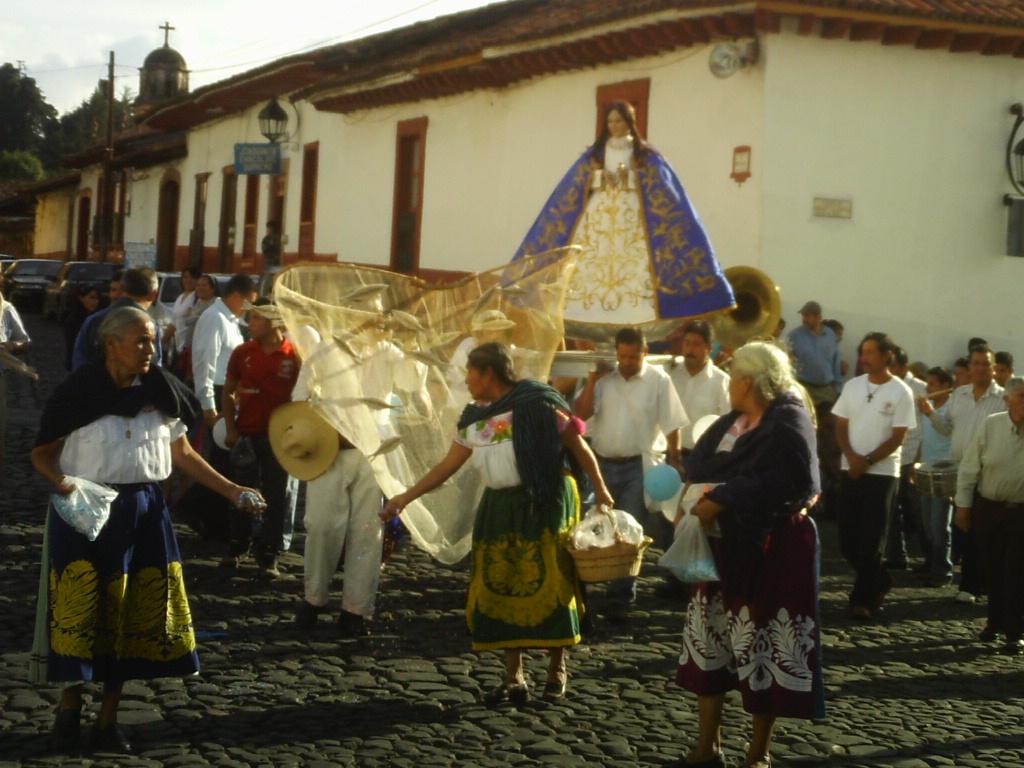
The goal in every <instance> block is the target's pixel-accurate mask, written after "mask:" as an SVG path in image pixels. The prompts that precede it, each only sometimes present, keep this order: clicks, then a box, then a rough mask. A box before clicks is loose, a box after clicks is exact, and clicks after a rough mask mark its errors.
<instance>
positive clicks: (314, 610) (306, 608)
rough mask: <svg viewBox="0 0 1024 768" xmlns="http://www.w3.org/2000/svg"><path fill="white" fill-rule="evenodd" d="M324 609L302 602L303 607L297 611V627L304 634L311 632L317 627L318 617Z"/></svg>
mask: <svg viewBox="0 0 1024 768" xmlns="http://www.w3.org/2000/svg"><path fill="white" fill-rule="evenodd" d="M322 610H323V608H318V607H317V606H315V605H311V604H310V603H307V602H306V601H305V600H303V601H302V605H300V606H299V609H298V610H297V611H295V626H296V627H298V628H299V629H301V630H302V631H304V632H309V631H311V630H312V629H313V627H315V626H316V617H317V616H319V615H320V611H322Z"/></svg>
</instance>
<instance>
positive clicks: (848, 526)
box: [832, 333, 917, 619]
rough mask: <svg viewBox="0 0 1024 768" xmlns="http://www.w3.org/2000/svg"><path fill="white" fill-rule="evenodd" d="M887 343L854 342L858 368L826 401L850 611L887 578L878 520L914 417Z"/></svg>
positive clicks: (869, 605)
mask: <svg viewBox="0 0 1024 768" xmlns="http://www.w3.org/2000/svg"><path fill="white" fill-rule="evenodd" d="M893 348H894V345H893V343H892V340H891V339H890V338H889V337H888V336H886V335H885V334H884V333H869V334H868V335H867V336H865V337H864V340H863V341H862V342H861V345H860V363H861V367H862V369H863V370H864V371H865V373H864V375H862V376H857V377H856V378H854V379H850V381H848V382H846V386H844V387H843V392H842V394H841V395H840V396H839V400H837V401H836V404H835V405H834V406H833V407H832V413H833V415H834V416H835V417H836V441H837V442H838V443H839V448H840V450H841V451H842V454H843V457H842V465H841V469H842V472H843V477H842V481H841V483H840V487H839V545H840V549H841V551H842V553H843V557H844V558H846V561H847V562H848V563H849V564H850V566H851V567H852V568H853V570H854V571H855V573H856V578H855V581H854V585H853V591H852V592H851V593H850V614H851V616H852V617H853V618H855V619H869V618H871V616H872V615H873V614H874V613H876V612H877V611H878V610H879V609H880V608H881V607H882V601H883V600H884V599H885V596H886V594H887V593H888V592H889V588H890V587H891V586H892V579H891V578H890V576H889V574H888V573H887V572H886V570H885V568H883V567H882V547H883V545H884V539H885V523H886V520H887V519H888V517H889V513H890V510H891V509H892V506H893V504H894V503H895V501H896V489H897V486H898V484H899V474H900V464H901V461H902V456H901V450H900V449H901V446H902V445H903V440H904V438H905V437H906V434H907V430H908V429H911V428H913V427H914V426H915V425H916V424H917V419H916V417H915V415H914V396H913V394H912V393H911V391H910V387H908V386H907V385H906V384H905V383H904V382H903V381H901V380H900V379H897V378H896V377H895V376H893V375H892V374H891V373H889V365H890V364H891V362H892V353H893Z"/></svg>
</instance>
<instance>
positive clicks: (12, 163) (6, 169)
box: [0, 149, 43, 181]
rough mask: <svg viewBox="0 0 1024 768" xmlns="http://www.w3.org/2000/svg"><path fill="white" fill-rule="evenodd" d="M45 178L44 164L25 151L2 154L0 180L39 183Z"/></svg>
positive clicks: (9, 151) (0, 153)
mask: <svg viewBox="0 0 1024 768" xmlns="http://www.w3.org/2000/svg"><path fill="white" fill-rule="evenodd" d="M41 178H43V164H42V163H41V162H40V161H39V158H38V157H36V156H35V155H33V154H32V153H31V152H26V151H25V150H24V149H14V150H8V151H6V152H0V180H4V181H38V180H39V179H41Z"/></svg>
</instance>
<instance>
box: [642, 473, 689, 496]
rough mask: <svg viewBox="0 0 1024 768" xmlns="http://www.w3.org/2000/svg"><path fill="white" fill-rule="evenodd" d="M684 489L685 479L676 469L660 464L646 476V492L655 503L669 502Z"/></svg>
mask: <svg viewBox="0 0 1024 768" xmlns="http://www.w3.org/2000/svg"><path fill="white" fill-rule="evenodd" d="M682 487H683V479H682V478H681V477H679V473H678V472H677V471H676V468H675V467H671V466H669V465H668V464H659V465H658V466H656V467H651V468H650V469H649V470H647V474H646V475H644V490H645V491H647V495H648V496H650V497H651V498H652V499H654V500H655V501H668V500H669V499H671V498H672V497H673V496H675V495H676V494H677V493H679V489H680V488H682Z"/></svg>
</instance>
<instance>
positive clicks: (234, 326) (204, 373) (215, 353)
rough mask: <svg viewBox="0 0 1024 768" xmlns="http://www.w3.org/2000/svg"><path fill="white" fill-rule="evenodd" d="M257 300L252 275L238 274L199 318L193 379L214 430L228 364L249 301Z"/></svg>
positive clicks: (193, 353) (205, 415) (240, 331)
mask: <svg viewBox="0 0 1024 768" xmlns="http://www.w3.org/2000/svg"><path fill="white" fill-rule="evenodd" d="M255 300H256V285H255V283H253V280H252V278H251V277H249V276H248V275H235V276H234V277H232V278H231V279H230V280H228V282H227V285H225V286H224V296H223V297H222V298H219V299H217V300H216V301H215V302H213V304H211V305H210V307H209V309H207V310H206V311H205V312H203V314H202V315H200V316H199V320H197V321H196V330H195V333H194V335H193V336H192V379H193V381H195V390H196V396H197V397H198V398H199V404H200V406H202V409H203V420H204V421H205V422H206V426H207V427H209V428H211V429H212V428H213V425H214V424H215V423H216V422H217V419H218V418H219V414H218V413H217V406H218V404H219V403H220V395H221V388H222V387H223V386H224V381H225V379H226V378H227V371H228V361H229V360H230V359H231V353H232V352H234V351H235V347H237V346H238V345H239V344H241V343H242V342H243V341H245V339H243V338H242V329H241V323H240V321H241V317H242V315H243V314H245V305H246V302H253V301H255Z"/></svg>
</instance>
